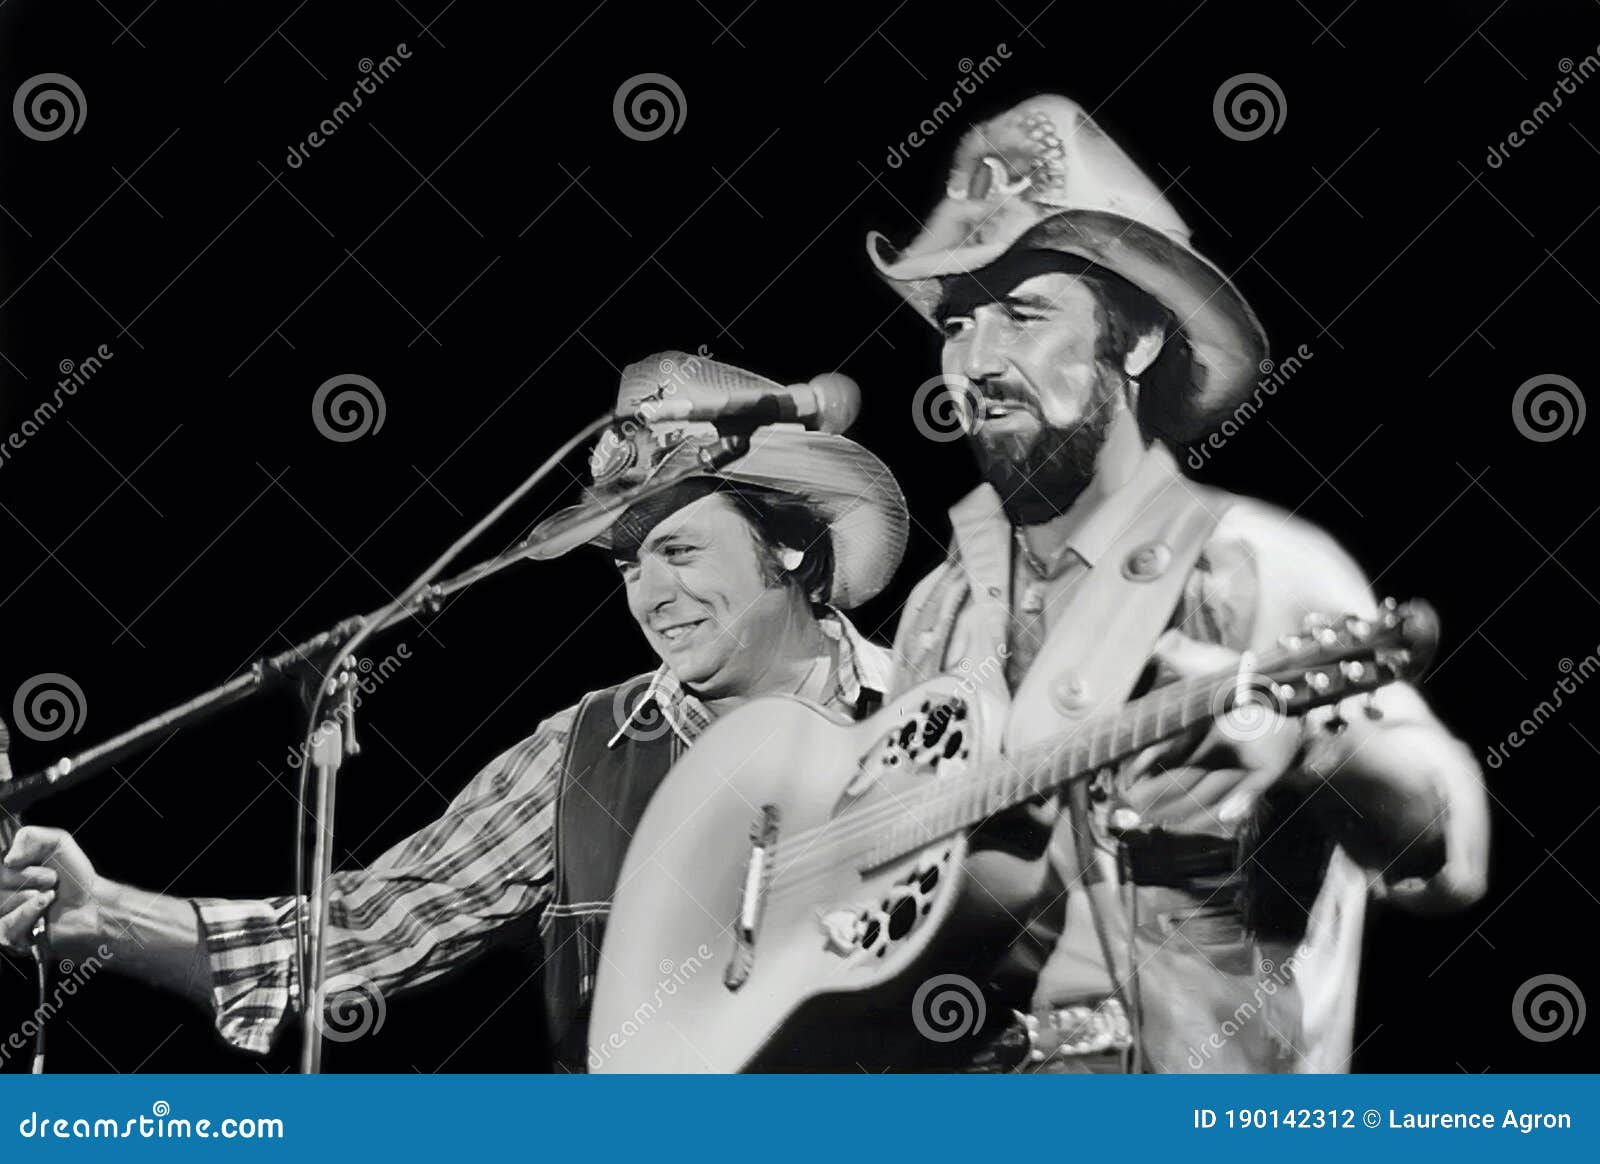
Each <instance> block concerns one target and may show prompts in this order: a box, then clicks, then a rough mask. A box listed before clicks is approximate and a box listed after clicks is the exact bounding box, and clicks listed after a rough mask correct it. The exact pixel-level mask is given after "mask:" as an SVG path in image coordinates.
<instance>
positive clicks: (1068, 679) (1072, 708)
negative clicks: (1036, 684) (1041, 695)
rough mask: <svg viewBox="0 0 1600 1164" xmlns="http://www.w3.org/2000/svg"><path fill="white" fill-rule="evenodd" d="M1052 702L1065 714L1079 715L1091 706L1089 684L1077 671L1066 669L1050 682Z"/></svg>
mask: <svg viewBox="0 0 1600 1164" xmlns="http://www.w3.org/2000/svg"><path fill="white" fill-rule="evenodd" d="M1050 702H1051V703H1052V704H1054V705H1055V709H1056V710H1057V711H1059V712H1061V713H1062V714H1063V715H1077V714H1078V713H1079V712H1081V711H1083V709H1084V708H1086V707H1088V706H1089V685H1088V684H1087V683H1085V682H1084V681H1083V679H1082V678H1080V677H1079V676H1078V675H1077V674H1076V673H1075V672H1072V671H1064V672H1062V673H1061V674H1060V675H1058V676H1056V679H1055V681H1054V682H1053V683H1051V684H1050Z"/></svg>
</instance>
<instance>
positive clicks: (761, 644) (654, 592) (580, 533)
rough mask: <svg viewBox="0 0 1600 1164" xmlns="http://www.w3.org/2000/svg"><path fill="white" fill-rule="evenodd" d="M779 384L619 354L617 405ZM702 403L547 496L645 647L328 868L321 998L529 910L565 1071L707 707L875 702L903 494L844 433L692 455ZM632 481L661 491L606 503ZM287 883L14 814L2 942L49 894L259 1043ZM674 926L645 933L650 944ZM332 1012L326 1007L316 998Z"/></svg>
mask: <svg viewBox="0 0 1600 1164" xmlns="http://www.w3.org/2000/svg"><path fill="white" fill-rule="evenodd" d="M701 381H707V382H712V383H714V384H715V386H716V387H719V388H728V387H747V388H755V389H775V388H776V387H777V386H776V385H773V384H770V383H769V382H767V381H765V380H763V379H762V378H760V377H758V376H754V375H752V374H750V373H748V372H744V371H741V370H740V369H737V368H732V367H729V366H727V365H722V364H717V363H714V362H712V361H709V360H704V359H701V358H697V357H689V356H684V355H682V354H679V353H667V354H664V355H661V356H655V357H652V358H650V359H648V360H643V361H641V362H639V363H637V364H633V365H631V366H630V367H629V368H628V369H627V370H626V371H625V372H624V374H623V378H622V387H621V391H620V393H619V397H618V404H617V412H618V414H619V415H622V416H627V415H629V414H633V413H636V412H637V413H639V414H640V415H642V416H648V415H649V414H648V410H645V411H643V412H640V406H641V404H642V403H643V402H644V401H646V400H649V399H652V398H656V397H658V396H660V395H661V394H662V392H663V391H664V390H670V391H675V392H682V393H684V394H686V395H692V394H693V393H694V391H695V390H696V384H697V383H699V382H701ZM715 439H716V436H715V433H714V432H712V431H710V429H709V426H706V425H649V424H645V423H638V422H635V421H633V420H628V421H624V422H622V423H621V424H620V425H618V426H616V427H614V428H613V429H612V430H610V431H608V432H607V433H606V434H605V435H604V436H603V437H602V439H601V441H600V443H599V444H598V445H597V446H596V449H595V453H594V455H593V457H592V458H591V462H590V466H591V469H592V470H593V474H594V478H595V480H594V486H593V488H592V489H591V490H589V491H588V496H587V498H586V499H585V501H584V502H583V503H581V504H580V505H578V506H575V507H573V509H571V510H568V511H566V512H564V513H562V514H558V515H556V516H555V517H553V518H551V519H550V522H549V523H548V525H547V527H546V528H548V529H554V530H559V531H561V535H560V537H559V538H558V539H555V540H552V541H551V542H549V543H548V544H549V554H550V555H554V554H558V553H565V552H568V551H570V550H573V549H576V548H578V547H579V546H582V545H585V544H594V545H598V546H600V547H601V548H603V549H605V550H607V551H609V553H610V554H611V555H612V557H613V559H614V560H615V561H616V563H617V566H618V568H619V569H620V570H621V572H622V579H623V583H624V586H625V589H626V591H627V600H628V608H629V611H630V612H631V613H632V615H633V617H634V619H635V620H636V621H637V622H638V624H639V626H640V628H641V630H642V631H643V633H644V636H645V639H646V640H647V641H648V642H649V644H650V647H651V649H652V650H653V651H654V652H655V653H656V654H657V656H659V657H660V659H661V666H660V667H658V668H657V669H656V670H655V671H653V672H650V673H647V674H644V675H639V676H636V677H635V678H634V679H631V680H629V681H628V682H626V683H623V684H620V685H619V686H617V687H613V688H609V689H607V690H604V691H596V692H591V693H590V694H588V695H586V696H585V697H584V698H583V699H582V700H580V701H579V702H578V703H577V704H576V705H575V706H572V707H569V708H567V709H566V710H564V711H561V712H559V713H557V714H556V715H553V716H551V717H550V718H549V719H547V720H545V721H544V722H543V723H541V724H540V725H539V726H538V728H537V729H536V730H535V731H534V732H533V734H532V735H530V736H528V737H527V738H526V739H524V740H522V741H521V742H520V743H518V744H516V745H515V746H514V747H512V748H510V749H509V750H507V751H506V752H504V753H503V754H502V755H501V756H499V757H498V758H497V759H496V760H494V761H493V762H492V763H490V764H489V766H488V767H487V768H485V769H484V770H483V771H481V772H479V773H478V774H477V775H476V776H475V777H474V778H473V779H472V780H471V782H470V783H468V784H467V786H466V787H465V788H464V789H463V790H462V792H461V793H460V795H458V796H457V797H456V798H455V800H454V802H453V803H452V804H451V806H450V808H449V810H448V811H447V812H446V813H445V814H444V816H443V817H441V818H440V819H439V820H438V821H436V822H434V823H433V824H431V825H429V826H428V827H427V828H425V829H423V830H422V831H421V832H419V833H417V834H416V835H414V836H412V837H410V838H408V839H406V840H404V841H401V842H400V843H399V844H397V845H395V846H394V847H393V848H391V849H390V850H389V851H388V852H386V853H385V854H383V856H381V857H379V858H378V860H377V861H375V862H374V863H373V864H372V865H371V866H370V867H369V868H367V869H363V870H358V871H350V872H342V873H337V874H335V876H334V888H333V890H332V893H331V895H330V905H329V914H330V920H329V926H328V934H327V939H326V940H327V945H328V959H327V978H328V983H329V987H330V990H329V997H328V998H326V999H324V1000H322V1002H323V1004H324V1005H326V1006H327V1007H328V1008H329V1010H330V1013H331V1014H332V1015H333V1016H336V1015H337V1014H338V1011H337V1009H335V1008H337V1007H339V1005H340V1003H341V1000H344V1001H350V999H351V995H352V994H360V993H370V992H373V991H377V992H380V993H381V994H383V995H389V994H392V993H394V992H396V991H401V990H405V989H409V988H411V987H415V986H419V985H421V984H423V983H426V982H430V981H432V980H434V979H437V978H439V977H440V976H442V975H444V974H447V973H448V972H450V971H451V970H452V969H454V968H456V967H459V966H461V965H462V964H464V963H465V962H467V961H469V960H470V959H472V958H473V957H475V956H476V955H478V954H479V953H480V952H482V951H484V950H485V949H486V948H488V947H489V946H490V945H491V944H492V943H494V942H496V941H497V940H500V939H502V938H504V937H505V936H507V935H509V934H511V933H513V932H514V930H513V926H512V923H515V922H517V921H519V920H522V919H531V918H534V917H537V918H538V924H539V934H540V941H541V943H542V946H543V955H544V962H543V969H544V985H545V995H546V1012H547V1015H548V1018H549V1022H550V1032H549V1038H550V1045H551V1047H552V1048H553V1049H554V1053H555V1056H556V1061H557V1064H558V1065H559V1066H560V1067H562V1068H564V1069H567V1070H572V1071H581V1070H583V1069H584V1065H585V1062H586V1057H585V1051H586V1042H587V1038H586V1036H587V1027H588V1011H589V1003H590V994H591V991H592V988H593V983H594V973H595V966H596V962H597V960H598V958H599V952H600V945H601V941H602V939H603V937H604V933H605V925H606V918H607V915H608V913H609V909H610V902H611V900H612V897H613V894H614V892H615V890H616V887H617V878H618V876H619V874H620V871H621V867H622V860H623V857H624V855H625V853H626V849H627V843H628V839H629V837H630V835H631V833H632V830H633V828H634V827H635V825H636V824H637V822H638V820H639V818H640V816H641V815H642V814H643V812H644V810H645V807H646V806H647V805H648V804H649V802H650V798H651V796H652V795H653V793H654V791H655V789H656V787H657V785H659V784H660V782H661V780H662V779H663V778H664V777H665V776H666V774H667V771H668V769H669V768H670V767H671V766H672V763H673V761H674V760H676V759H677V757H678V756H679V755H680V754H681V753H682V751H683V750H684V749H686V748H688V747H690V746H692V745H693V744H694V742H695V740H696V739H697V738H698V737H699V736H700V734H701V733H702V732H704V731H705V730H706V728H707V727H708V726H709V725H710V724H711V722H712V720H713V719H715V718H716V717H717V716H719V715H721V714H724V713H725V712H726V711H728V710H730V709H731V708H733V707H735V706H737V705H738V704H740V703H743V702H744V701H746V700H748V699H751V698H754V697H756V696H760V695H775V694H794V695H799V696H802V697H805V698H807V699H810V700H812V701H813V702H815V703H817V704H819V705H821V706H823V707H826V708H829V709H832V710H833V711H835V712H837V713H838V714H840V715H842V716H846V717H851V718H854V717H859V716H862V715H865V714H867V713H869V712H871V711H872V710H875V708H876V707H877V704H878V702H879V701H880V700H881V696H882V692H883V690H884V688H885V686H886V683H887V680H888V671H889V666H888V663H889V656H888V652H887V651H885V650H884V649H883V648H881V647H878V646H875V645H874V644H872V643H870V642H868V641H867V640H866V639H864V638H863V637H861V635H860V634H858V633H857V632H856V630H855V629H854V627H852V626H851V624H850V622H849V620H848V619H847V618H846V617H845V616H844V615H843V614H842V613H841V608H846V609H847V608H850V607H853V606H856V605H858V604H860V603H862V602H865V601H866V600H867V599H869V598H871V597H872V596H873V595H874V594H876V593H878V592H879V591H880V590H881V589H883V587H884V586H885V585H886V584H887V583H888V581H889V579H890V577H891V576H892V574H893V573H894V569H895V567H896V566H897V565H898V563H899V560H900V555H901V553H902V551H903V549H904V547H905V542H906V532H907V523H908V519H907V515H906V510H905V501H904V499H903V498H902V496H901V494H900V490H899V487H898V486H897V485H896V483H895V480H894V478H893V476H892V475H891V474H890V473H889V470H888V469H887V468H886V467H885V466H884V464H883V463H882V462H881V461H879V460H878V459H877V458H876V457H874V456H873V455H872V454H871V453H869V452H867V451H866V450H865V449H863V448H862V447H861V446H859V445H857V444H856V443H855V442H853V441H850V440H847V439H845V438H844V437H840V436H833V435H829V434H824V433H810V432H803V431H799V430H798V429H794V428H789V427H773V428H767V429H763V430H761V431H760V432H758V433H757V434H756V436H755V437H754V438H753V440H752V442H751V448H750V451H749V452H748V453H747V454H745V455H744V456H742V457H740V458H739V459H738V460H737V461H734V462H732V463H731V464H729V465H728V466H727V467H725V468H724V469H723V470H721V471H720V473H718V474H716V475H714V476H708V475H706V474H705V472H704V471H703V470H702V469H701V468H700V467H699V462H698V461H697V456H696V455H697V453H698V452H699V451H700V450H701V449H703V448H705V447H706V446H707V445H708V444H709V443H712V442H714V441H715ZM646 480H651V481H655V482H668V481H670V482H671V485H670V487H669V488H667V489H666V490H665V491H664V492H661V493H659V494H656V495H654V496H652V497H651V498H649V499H648V500H646V501H643V502H640V503H638V504H635V505H633V506H631V507H624V506H623V503H622V500H621V494H620V490H622V489H624V488H626V487H627V486H630V485H636V484H639V483H641V482H644V481H646ZM302 908H303V902H298V901H296V900H295V899H294V898H288V897H280V898H273V899H268V900H260V901H225V900H219V899H209V898H201V899H196V900H193V901H190V900H186V899H182V898H174V897H166V896H161V895H157V894H153V893H147V892H145V891H143V890H140V889H136V888H134V887H132V886H127V885H119V884H115V883H113V882H111V881H109V880H107V879H106V878H103V877H100V876H99V875H98V874H97V873H96V872H95V869H94V866H93V864H92V863H91V862H90V861H89V859H88V858H87V857H86V856H85V855H84V853H83V852H82V850H81V849H80V848H79V847H78V845H77V843H76V842H75V841H74V840H73V839H72V837H71V836H70V835H69V834H67V833H64V832H62V831H60V830H57V829H47V828H35V827H27V828H23V829H22V830H21V831H20V832H19V833H18V834H17V837H16V839H15V842H14V843H13V845H12V847H11V849H10V851H9V852H8V853H7V854H5V859H4V863H3V865H0V943H3V944H4V945H6V946H7V947H9V948H12V949H25V948H26V946H27V941H28V933H29V930H30V929H31V927H32V925H33V923H34V921H35V920H36V919H37V918H38V917H39V916H40V914H41V913H48V916H49V920H50V927H51V938H52V944H53V948H54V950H55V952H56V953H57V954H58V955H60V956H71V957H80V956H81V952H83V951H88V950H93V949H96V948H97V947H98V946H100V945H101V944H102V943H104V944H105V945H107V946H109V947H110V949H111V955H112V956H111V957H109V958H106V962H107V965H109V966H111V967H113V968H114V969H117V970H120V971H123V972H125V973H129V974H132V975H135V976H137V977H139V978H142V979H144V980H146V981H148V982H150V983H152V984H154V985H158V986H161V987H164V988H167V989H169V990H172V991H174V992H177V993H179V994H183V995H186V996H188V997H190V998H192V999H194V1000H195V1001H197V1002H198V1003H200V1004H202V1005H204V1006H206V1007H208V1008H210V1009H212V1010H213V1011H214V1014H215V1021H216V1025H217V1029H218V1030H219V1031H220V1033H221V1034H222V1036H223V1038H225V1039H226V1040H228V1041H229V1042H230V1043H232V1044H234V1045H235V1046H238V1047H240V1048H242V1049H244V1050H248V1051H254V1052H264V1051H266V1050H267V1049H268V1048H269V1047H270V1046H271V1044H272V1042H273V1041H274V1038H275V1036H276V1035H277V1034H278V1032H279V1031H280V1029H281V1028H282V1026H283V1025H284V1021H285V1019H286V1017H287V1016H288V1014H289V1013H290V1011H291V1010H292V1009H293V1008H294V1007H295V1006H296V1005H297V1004H298V1001H299V984H298V983H297V982H296V981H295V974H294V963H295V958H294V950H295V945H294V941H295V923H294V919H295V914H296V911H297V909H302ZM667 952H668V951H663V953H667ZM330 1021H332V1019H330Z"/></svg>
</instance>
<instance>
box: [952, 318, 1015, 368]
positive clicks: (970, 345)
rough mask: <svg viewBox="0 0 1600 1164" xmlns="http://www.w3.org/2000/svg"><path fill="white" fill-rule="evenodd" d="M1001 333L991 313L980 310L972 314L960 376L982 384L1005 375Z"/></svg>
mask: <svg viewBox="0 0 1600 1164" xmlns="http://www.w3.org/2000/svg"><path fill="white" fill-rule="evenodd" d="M1001 331H1002V328H1001V321H1000V320H999V319H997V318H996V317H995V314H994V313H993V312H990V311H986V310H983V309H981V308H980V309H979V310H978V311H977V312H975V313H974V314H973V320H972V331H971V332H970V333H969V335H968V338H967V350H966V351H965V352H964V353H963V355H962V360H961V374H962V375H963V376H965V377H966V378H967V379H968V380H971V381H972V382H973V383H974V384H982V383H983V382H984V381H985V380H990V379H993V378H994V377H996V376H1000V375H1003V374H1004V373H1005V370H1006V358H1005V348H1004V344H1003V341H1002V337H1001Z"/></svg>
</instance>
